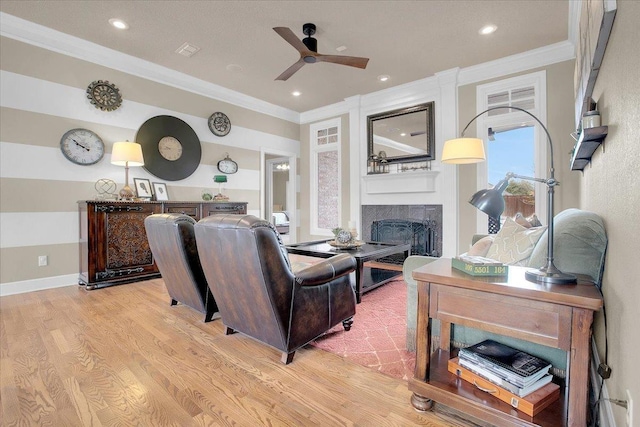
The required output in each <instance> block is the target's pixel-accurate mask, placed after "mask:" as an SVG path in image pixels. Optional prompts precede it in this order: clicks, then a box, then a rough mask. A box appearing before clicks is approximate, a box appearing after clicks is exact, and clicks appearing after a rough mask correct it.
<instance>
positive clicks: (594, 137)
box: [571, 126, 609, 171]
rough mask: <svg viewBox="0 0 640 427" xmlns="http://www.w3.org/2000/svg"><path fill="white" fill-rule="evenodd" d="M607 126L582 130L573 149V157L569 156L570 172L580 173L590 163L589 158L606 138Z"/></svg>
mask: <svg viewBox="0 0 640 427" xmlns="http://www.w3.org/2000/svg"><path fill="white" fill-rule="evenodd" d="M608 131H609V127H608V126H599V127H596V128H587V129H583V130H582V134H580V138H579V139H578V142H576V145H575V146H574V147H573V155H572V156H571V170H574V171H581V170H584V168H585V166H587V165H588V164H589V162H590V161H591V156H593V152H594V151H596V148H598V146H600V144H602V141H604V139H605V138H606V136H607V132H608Z"/></svg>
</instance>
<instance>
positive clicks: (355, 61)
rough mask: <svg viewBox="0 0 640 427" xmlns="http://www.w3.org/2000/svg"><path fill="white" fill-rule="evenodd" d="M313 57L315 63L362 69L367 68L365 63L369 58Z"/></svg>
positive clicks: (318, 55)
mask: <svg viewBox="0 0 640 427" xmlns="http://www.w3.org/2000/svg"><path fill="white" fill-rule="evenodd" d="M315 57H316V61H317V62H331V63H333V64H341V65H348V66H350V67H356V68H362V69H364V68H367V62H369V58H360V57H357V56H344V55H322V54H316V55H315Z"/></svg>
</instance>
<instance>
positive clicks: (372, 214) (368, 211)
mask: <svg viewBox="0 0 640 427" xmlns="http://www.w3.org/2000/svg"><path fill="white" fill-rule="evenodd" d="M379 220H406V221H409V222H416V223H422V224H426V225H427V227H428V228H429V229H431V230H433V237H434V240H433V241H434V244H433V248H431V251H432V253H431V254H432V255H433V256H441V255H442V205H363V206H362V239H363V240H371V237H372V236H371V227H372V224H373V222H374V221H379Z"/></svg>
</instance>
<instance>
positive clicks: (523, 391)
mask: <svg viewBox="0 0 640 427" xmlns="http://www.w3.org/2000/svg"><path fill="white" fill-rule="evenodd" d="M458 363H459V364H460V366H462V367H464V368H467V369H468V370H470V371H471V372H473V373H475V374H477V375H480V376H481V377H482V378H484V379H486V380H489V381H491V382H492V383H494V384H495V385H497V386H500V387H502V388H504V389H506V390H508V391H510V392H511V393H513V394H517V395H518V396H520V397H524V396H526V395H528V394H531V393H533V392H534V391H536V390H538V389H539V388H542V387H544V386H545V385H547V384H549V383H550V382H551V380H553V375H551V374H549V373H546V374H544V375H542V377H540V378H538V379H536V380H534V381H533V382H532V383H531V384H529V385H526V386H524V387H518V386H517V385H515V384H512V383H510V382H509V381H507V380H506V379H505V378H502V377H501V376H500V375H497V374H495V373H494V372H491V371H489V370H488V369H485V368H483V367H481V366H478V365H476V364H475V363H473V362H471V361H469V360H466V359H460V360H459V361H458Z"/></svg>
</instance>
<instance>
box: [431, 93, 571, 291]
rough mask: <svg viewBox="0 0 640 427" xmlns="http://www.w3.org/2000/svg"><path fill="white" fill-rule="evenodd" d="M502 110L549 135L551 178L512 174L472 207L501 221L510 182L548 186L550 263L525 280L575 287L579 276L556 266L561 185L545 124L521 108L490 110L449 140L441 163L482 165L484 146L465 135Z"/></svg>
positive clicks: (476, 197)
mask: <svg viewBox="0 0 640 427" xmlns="http://www.w3.org/2000/svg"><path fill="white" fill-rule="evenodd" d="M500 109H510V110H517V111H521V112H523V113H525V114H527V115H528V116H531V117H532V118H533V119H534V120H535V121H536V122H537V123H538V124H539V125H540V127H542V129H543V130H544V132H545V133H546V134H547V140H548V141H549V156H550V159H549V160H550V169H549V177H548V178H546V179H543V178H532V177H526V176H521V175H516V174H513V173H511V172H509V173H507V175H506V176H505V178H504V179H503V180H501V181H500V182H498V184H496V186H495V187H494V188H492V189H489V190H480V191H478V192H477V193H475V194H474V195H473V196H472V197H471V200H469V203H471V204H472V205H473V206H475V207H477V208H478V209H480V210H481V211H482V212H485V213H486V214H487V215H489V216H490V217H492V218H500V215H501V214H502V212H503V211H504V198H503V197H502V193H503V192H504V190H505V189H506V188H507V185H508V184H509V180H510V179H512V178H519V179H526V180H529V181H536V182H542V183H544V184H546V185H547V200H548V202H547V224H548V228H547V263H546V265H544V266H543V267H541V268H538V269H535V270H530V271H527V272H526V273H525V277H526V279H527V280H529V281H531V282H541V283H548V284H572V283H576V276H574V275H573V274H568V273H563V272H562V271H560V270H559V269H558V268H557V267H556V266H555V265H554V263H553V199H554V189H555V187H556V185H558V184H559V183H558V181H556V179H555V177H554V173H555V169H554V166H553V142H552V140H551V135H550V134H549V130H548V129H547V128H546V126H545V125H544V124H542V122H541V121H540V120H539V119H538V118H537V117H536V116H534V115H533V114H531V113H530V112H528V111H527V110H525V109H523V108H520V107H512V106H507V105H504V106H499V107H491V108H488V109H486V110H484V111H483V112H481V113H480V114H478V115H476V116H475V117H474V118H473V119H471V121H469V123H468V124H467V125H466V126H465V128H464V129H463V130H462V133H461V135H460V138H456V139H450V140H448V141H446V142H445V143H444V147H443V149H442V162H443V163H452V164H468V163H478V162H482V161H484V160H485V159H486V156H485V152H484V143H483V142H482V140H481V139H479V138H465V137H464V133H465V131H466V130H467V128H468V127H469V126H470V125H471V123H473V122H474V121H475V120H476V119H477V118H478V117H480V116H481V115H483V114H486V113H488V112H489V111H493V110H500Z"/></svg>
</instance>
